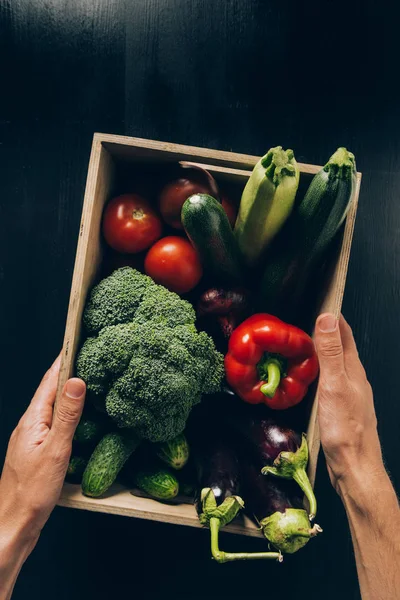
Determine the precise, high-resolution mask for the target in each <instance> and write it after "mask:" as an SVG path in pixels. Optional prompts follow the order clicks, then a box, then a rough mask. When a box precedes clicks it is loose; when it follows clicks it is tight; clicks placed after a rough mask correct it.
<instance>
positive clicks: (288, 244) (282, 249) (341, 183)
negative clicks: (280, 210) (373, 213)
mask: <svg viewBox="0 0 400 600" xmlns="http://www.w3.org/2000/svg"><path fill="white" fill-rule="evenodd" d="M355 185H356V165H355V158H354V154H352V153H351V152H349V151H348V150H346V148H338V150H337V151H336V152H335V153H334V154H333V155H332V156H331V158H330V159H329V161H328V162H327V164H326V165H325V166H324V167H323V168H322V169H321V170H320V171H319V172H318V173H317V174H316V175H315V176H314V178H313V179H312V181H311V184H310V186H309V188H308V190H307V192H306V193H305V195H304V197H303V198H302V200H301V201H300V203H299V205H298V206H297V207H296V209H295V210H294V211H293V213H292V216H291V217H290V219H289V221H288V222H287V224H286V226H285V227H284V229H283V230H282V232H281V235H280V236H279V237H278V239H277V240H276V242H275V243H274V244H273V246H272V247H271V251H270V253H269V255H268V261H267V264H266V267H265V270H264V273H263V276H262V281H261V300H262V304H261V306H260V308H261V309H262V310H266V311H269V312H272V313H273V314H275V313H277V314H280V315H281V314H282V306H283V305H285V304H288V303H291V304H292V305H294V304H296V303H298V302H299V299H300V298H301V296H302V293H303V292H304V289H305V287H306V285H307V282H308V281H309V277H310V274H311V273H312V271H313V269H314V268H315V267H316V265H318V264H319V263H320V262H321V260H322V259H323V257H324V256H325V253H326V251H327V250H328V248H329V246H330V245H331V243H332V241H333V240H334V238H335V236H336V234H337V233H338V231H339V229H340V227H341V225H342V224H343V222H344V219H345V217H346V214H347V211H348V209H349V207H350V202H351V199H352V196H353V192H354V189H355Z"/></svg>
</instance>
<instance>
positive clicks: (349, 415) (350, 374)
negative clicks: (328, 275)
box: [315, 314, 384, 493]
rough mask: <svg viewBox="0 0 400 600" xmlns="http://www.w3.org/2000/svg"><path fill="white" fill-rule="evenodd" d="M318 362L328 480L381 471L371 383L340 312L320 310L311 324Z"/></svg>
mask: <svg viewBox="0 0 400 600" xmlns="http://www.w3.org/2000/svg"><path fill="white" fill-rule="evenodd" d="M315 344H316V348H317V352H318V358H319V363H320V378H319V386H318V398H319V401H318V402H319V404H318V418H319V427H320V435H321V443H322V446H323V449H324V452H325V457H326V462H327V466H328V471H329V476H330V478H331V482H332V485H333V486H334V488H335V489H336V490H337V491H338V492H339V493H340V488H341V484H342V483H343V480H344V479H346V477H348V476H350V475H351V474H352V473H353V472H354V471H357V472H360V471H364V470H366V471H371V470H379V469H381V470H383V469H384V466H383V461H382V453H381V446H380V442H379V437H378V432H377V421H376V415H375V408H374V399H373V394H372V388H371V386H370V384H369V382H368V380H367V376H366V374H365V370H364V367H363V366H362V364H361V361H360V359H359V357H358V352H357V347H356V344H355V341H354V337H353V332H352V330H351V328H350V326H349V324H348V323H347V322H346V321H345V319H344V317H343V316H341V317H340V320H339V321H338V320H337V319H336V318H335V317H334V315H331V314H323V315H321V316H320V317H319V318H318V320H317V324H316V328H315Z"/></svg>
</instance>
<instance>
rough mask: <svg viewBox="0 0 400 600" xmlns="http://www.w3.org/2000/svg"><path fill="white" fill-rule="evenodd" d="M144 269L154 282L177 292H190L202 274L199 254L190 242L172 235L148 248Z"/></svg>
mask: <svg viewBox="0 0 400 600" xmlns="http://www.w3.org/2000/svg"><path fill="white" fill-rule="evenodd" d="M144 270H145V272H146V273H147V275H149V276H150V277H151V278H152V279H154V281H155V282H156V283H159V284H161V285H164V286H165V287H166V288H168V289H169V290H171V291H172V292H176V293H177V294H186V292H190V290H192V289H193V288H194V287H195V286H196V285H197V284H198V283H199V281H200V279H201V276H202V274H203V269H202V267H201V263H200V259H199V256H198V254H197V252H196V250H195V249H194V248H193V246H192V245H191V243H190V242H188V241H187V240H185V239H184V238H181V237H177V236H174V235H170V236H167V237H165V238H162V239H161V240H159V241H158V242H156V243H155V244H154V246H152V247H151V248H150V250H149V251H148V253H147V256H146V258H145V261H144Z"/></svg>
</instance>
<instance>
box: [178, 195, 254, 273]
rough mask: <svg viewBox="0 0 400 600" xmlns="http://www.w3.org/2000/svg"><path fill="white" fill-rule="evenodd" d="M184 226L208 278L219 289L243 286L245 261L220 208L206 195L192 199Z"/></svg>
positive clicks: (184, 210) (184, 214)
mask: <svg viewBox="0 0 400 600" xmlns="http://www.w3.org/2000/svg"><path fill="white" fill-rule="evenodd" d="M182 223H183V226H184V228H185V231H186V233H187V235H188V237H189V239H190V241H191V242H192V244H193V246H194V247H195V248H196V250H197V252H198V253H199V256H200V260H201V262H202V265H203V268H204V272H205V274H206V276H207V277H208V278H209V279H210V280H211V281H212V282H213V283H218V284H220V285H221V284H222V285H241V284H242V282H243V278H244V274H243V270H242V258H241V256H240V252H239V247H238V245H237V241H236V239H235V237H234V235H233V232H232V229H231V226H230V224H229V220H228V217H227V215H226V213H225V211H224V209H223V208H222V206H221V204H220V203H219V202H218V201H217V200H216V199H215V198H212V197H211V196H208V195H207V194H195V195H194V196H190V198H188V199H187V200H186V202H185V203H184V205H183V208H182Z"/></svg>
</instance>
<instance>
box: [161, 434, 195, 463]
mask: <svg viewBox="0 0 400 600" xmlns="http://www.w3.org/2000/svg"><path fill="white" fill-rule="evenodd" d="M155 451H156V455H157V456H158V458H159V459H161V460H162V461H163V462H164V463H166V464H167V465H169V466H170V467H172V468H173V469H175V470H177V471H179V470H180V469H182V468H183V467H184V466H185V465H186V463H187V461H188V460H189V444H188V442H187V439H186V438H185V436H184V435H183V433H181V435H177V436H176V437H175V438H174V439H173V440H170V441H169V442H161V443H160V444H156V445H155Z"/></svg>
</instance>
